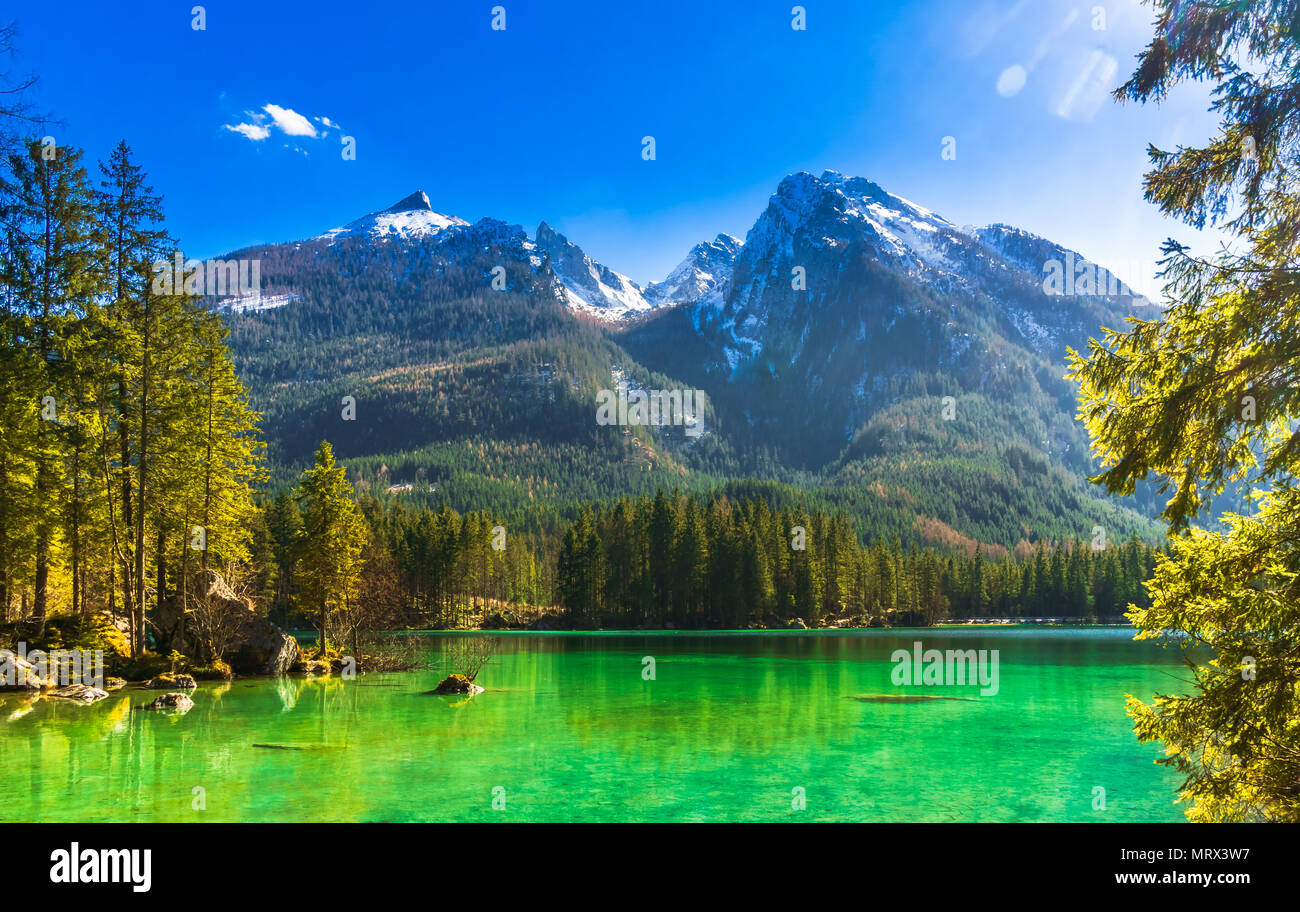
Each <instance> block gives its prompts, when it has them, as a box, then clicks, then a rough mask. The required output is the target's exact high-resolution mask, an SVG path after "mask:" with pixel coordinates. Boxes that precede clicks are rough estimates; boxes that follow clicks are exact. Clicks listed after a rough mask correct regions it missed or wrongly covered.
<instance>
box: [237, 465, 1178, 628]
mask: <svg viewBox="0 0 1300 912" xmlns="http://www.w3.org/2000/svg"><path fill="white" fill-rule="evenodd" d="M753 490H756V491H765V492H766V493H767V494H768V496H767V497H761V496H755V495H753V494H751V495H750V496H744V495H740V496H728V495H727V494H726V493H714V494H712V495H700V496H689V495H686V494H680V493H672V494H670V493H665V492H663V491H660V492H658V493H656V494H655V495H654V496H653V497H650V496H641V497H638V498H623V499H619V500H617V501H616V502H614V503H612V504H611V505H609V506H597V507H584V508H582V509H581V511H580V513H579V516H578V518H577V519H576V520H575V521H574V522H572V523H569V524H567V525H566V526H564V527H563V529H562V531H561V530H557V531H556V532H554V533H523V534H521V533H518V532H515V531H513V530H511V529H510V528H507V526H506V525H503V524H502V522H503V521H502V520H500V519H498V518H497V517H495V516H493V515H492V514H489V513H485V512H481V511H475V512H469V513H464V514H460V513H457V512H456V511H454V510H451V509H450V508H449V507H447V506H446V505H443V506H442V507H441V508H440V509H436V510H435V509H422V508H411V507H408V506H406V505H403V504H400V503H397V504H389V505H385V504H383V503H381V502H380V501H379V500H377V499H376V498H374V497H371V496H368V495H362V496H360V497H358V506H359V511H360V513H361V515H362V516H364V518H365V522H366V525H367V527H368V534H367V536H366V545H365V550H364V552H363V554H362V559H361V561H360V568H359V578H358V583H357V591H358V593H359V595H358V597H357V599H355V600H354V602H357V603H359V607H354V608H353V613H352V615H350V616H349V617H348V619H347V623H346V624H344V625H343V626H345V627H346V628H347V629H348V630H349V631H350V630H351V629H352V627H353V626H354V625H357V624H360V625H363V626H364V627H368V628H370V629H376V628H381V627H408V626H409V627H436V628H454V627H464V626H482V625H486V626H493V625H496V626H524V625H526V624H529V623H531V624H536V623H538V622H539V621H541V622H543V623H545V624H548V625H551V626H555V627H575V628H590V627H597V628H639V627H665V626H667V627H677V628H746V627H755V626H763V627H785V626H788V625H789V624H791V623H792V622H794V621H795V620H796V619H800V620H802V621H803V622H804V623H806V624H807V625H809V626H813V627H816V626H832V625H836V624H839V625H842V626H847V625H850V624H851V625H854V626H872V625H874V626H882V625H925V624H933V623H937V622H941V621H945V620H949V619H967V618H989V617H1000V618H1020V617H1024V618H1035V617H1055V618H1064V619H1071V620H1078V621H1090V620H1097V619H1107V620H1115V619H1117V618H1118V617H1119V616H1120V615H1122V614H1123V613H1124V611H1125V610H1126V608H1127V606H1128V605H1129V604H1130V603H1136V604H1139V605H1145V604H1146V603H1147V602H1146V592H1145V590H1144V589H1143V587H1142V581H1143V580H1145V579H1146V578H1147V577H1148V576H1149V574H1150V571H1151V568H1152V566H1153V565H1154V561H1155V555H1156V551H1155V549H1153V548H1152V547H1151V546H1149V545H1147V544H1145V543H1143V542H1141V541H1140V540H1138V539H1136V538H1134V539H1130V540H1129V541H1127V542H1124V543H1117V544H1113V545H1110V546H1108V547H1104V548H1097V549H1094V548H1093V547H1092V545H1091V543H1085V542H1082V541H1069V542H1062V543H1059V544H1058V545H1056V546H1052V547H1049V546H1048V545H1047V544H1046V543H1040V544H1039V545H1037V546H1031V545H1028V544H1025V545H1022V546H1021V547H1019V548H1017V549H1016V550H1015V551H1014V552H1005V551H1004V552H1003V553H1002V554H1001V555H1000V556H996V555H994V554H992V553H990V552H989V551H988V550H986V549H985V548H983V547H982V546H975V547H974V548H973V549H972V550H970V551H969V552H968V551H966V550H964V549H961V548H949V549H943V550H937V549H924V550H923V549H921V548H919V547H918V546H917V545H915V544H913V545H911V546H907V547H905V546H904V545H902V544H901V543H900V542H899V541H898V540H897V539H892V540H884V539H881V538H877V539H875V540H874V541H872V542H871V543H870V544H869V545H864V544H863V543H862V540H861V539H860V537H859V535H858V534H857V532H856V531H855V529H854V528H853V524H852V522H851V521H850V520H849V519H848V518H847V517H846V516H844V515H843V514H832V513H827V512H824V511H822V510H816V509H814V510H811V511H810V510H807V509H804V508H801V507H793V506H774V504H775V503H778V502H779V501H780V500H781V497H780V496H779V495H780V489H779V488H778V487H775V486H759V487H757V488H755V489H753ZM302 529H303V518H302V513H301V511H300V509H299V507H298V502H297V501H296V500H295V499H294V498H293V497H291V496H290V495H289V494H287V493H282V494H280V495H278V496H277V497H275V498H274V499H273V500H271V501H270V502H268V503H267V504H266V505H265V507H264V509H263V511H262V512H261V513H260V514H259V517H258V520H257V522H256V523H255V533H254V536H253V546H252V550H253V568H254V572H255V574H256V590H257V591H258V593H259V600H260V602H261V603H263V604H265V605H266V606H268V608H269V609H270V610H271V612H272V616H273V617H274V618H275V619H276V620H278V621H280V622H281V623H284V624H287V625H290V626H303V625H307V624H311V623H313V618H312V617H311V615H310V613H308V612H306V611H305V610H304V609H303V608H301V607H299V599H298V598H297V594H298V586H297V582H296V580H295V567H296V566H298V564H299V562H300V559H301V558H300V553H299V551H300V549H301V547H302V543H303V541H304V539H303V533H302Z"/></svg>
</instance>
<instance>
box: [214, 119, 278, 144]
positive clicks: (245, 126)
mask: <svg viewBox="0 0 1300 912" xmlns="http://www.w3.org/2000/svg"><path fill="white" fill-rule="evenodd" d="M223 126H224V127H225V128H226V129H227V130H230V131H231V132H233V133H238V134H239V135H240V136H243V137H245V138H246V139H251V140H252V141H253V142H260V141H262V140H263V139H266V138H267V137H268V136H270V135H271V130H270V128H268V127H263V126H261V125H260V124H251V123H241V124H224V125H223Z"/></svg>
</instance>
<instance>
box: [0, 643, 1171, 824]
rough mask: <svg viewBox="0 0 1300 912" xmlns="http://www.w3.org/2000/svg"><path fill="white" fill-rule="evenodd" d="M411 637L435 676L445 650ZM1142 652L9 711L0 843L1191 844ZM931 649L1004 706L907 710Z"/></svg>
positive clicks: (964, 695)
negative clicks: (595, 835)
mask: <svg viewBox="0 0 1300 912" xmlns="http://www.w3.org/2000/svg"><path fill="white" fill-rule="evenodd" d="M473 635H478V634H473ZM413 636H419V637H420V642H422V643H427V645H428V651H429V655H430V661H431V662H436V661H437V659H438V653H439V652H440V650H441V648H442V646H443V644H444V643H445V642H446V639H447V637H445V636H441V635H424V634H418V635H413ZM1131 638H1132V631H1131V630H1128V629H1089V630H1069V629H1043V628H946V629H918V630H888V631H881V630H871V631H834V632H831V631H810V632H760V633H753V632H743V633H742V632H736V633H716V634H708V635H700V634H692V633H682V632H664V633H647V634H643V633H636V634H616V633H594V634H593V633H585V634H505V635H501V636H500V637H499V643H500V651H499V652H498V654H497V655H496V657H495V658H494V659H493V661H492V663H491V664H490V665H488V666H487V668H486V669H485V670H484V671H483V672H482V673H481V674H480V675H479V678H478V682H479V683H480V684H482V685H483V686H485V687H486V688H487V692H486V693H483V694H481V695H478V696H476V697H473V698H464V697H437V696H426V695H424V694H423V693H422V692H423V691H427V690H430V689H432V688H433V687H434V686H435V685H436V684H437V682H438V681H439V680H440V678H441V677H442V674H443V670H441V669H438V668H433V667H431V668H429V669H428V670H421V671H416V672H407V673H401V674H386V675H362V676H359V677H357V678H356V679H355V680H342V679H340V678H338V677H332V678H323V679H308V678H282V679H241V680H235V681H233V682H228V683H223V684H220V685H214V684H205V685H203V686H201V687H200V688H199V689H198V691H196V692H195V694H194V700H195V704H196V705H195V707H194V709H193V710H191V711H190V712H189V713H188V714H186V715H184V716H164V715H159V714H156V713H152V712H138V711H137V712H132V711H131V710H130V708H129V707H130V705H131V704H133V703H134V704H141V703H145V702H147V701H148V700H149V699H150V698H152V696H154V694H153V693H150V692H147V691H142V690H139V689H135V688H128V689H126V690H124V691H120V692H118V693H115V694H113V695H112V696H110V698H109V699H107V700H103V701H101V702H100V703H97V704H95V705H92V706H79V705H72V704H68V703H63V702H61V701H56V700H50V699H44V700H40V701H38V702H36V703H35V704H31V705H27V704H26V703H25V702H24V701H22V699H21V698H19V697H17V696H16V695H12V694H6V695H2V696H3V697H4V703H3V705H0V748H2V749H3V756H4V763H3V764H2V765H0V820H5V821H32V820H55V821H133V820H136V821H151V820H158V821H175V820H179V821H229V820H252V821H261V820H267V821H356V820H365V821H374V820H391V821H410V820H475V821H494V820H499V821H553V820H664V821H703V820H719V821H725V820H755V821H829V820H841V821H851V820H861V821H909V820H915V821H1017V820H1018V821H1058V820H1080V821H1167V820H1169V821H1172V820H1181V819H1182V813H1181V810H1180V809H1179V807H1178V806H1176V805H1175V804H1174V798H1175V790H1176V788H1177V785H1178V782H1179V777H1178V776H1177V775H1176V774H1174V773H1171V772H1169V771H1168V770H1166V769H1164V768H1162V767H1158V766H1156V765H1155V764H1154V763H1153V760H1154V759H1155V758H1156V757H1157V756H1159V749H1158V747H1157V746H1155V745H1140V744H1138V743H1137V740H1136V738H1135V737H1134V736H1133V733H1132V730H1131V726H1130V722H1129V719H1128V717H1127V716H1126V715H1125V713H1124V695H1125V694H1126V693H1132V694H1134V695H1136V696H1140V697H1142V698H1143V699H1149V698H1150V697H1151V695H1152V694H1153V693H1155V692H1156V691H1157V690H1160V691H1163V692H1178V691H1182V690H1184V689H1185V687H1186V685H1185V681H1186V678H1187V675H1186V672H1185V670H1184V668H1183V666H1182V665H1181V664H1180V662H1179V658H1178V654H1177V653H1176V652H1174V651H1172V650H1161V649H1160V648H1159V647H1157V646H1153V645H1151V644H1146V643H1135V642H1133V641H1132V639H1131ZM916 640H920V641H921V642H922V643H923V645H924V647H925V648H927V649H930V648H936V649H941V650H942V649H962V650H965V649H988V650H993V649H996V650H998V655H999V663H998V673H999V674H998V685H999V686H998V691H997V693H996V695H988V696H981V695H980V688H979V687H978V686H930V687H926V686H911V687H900V686H896V685H895V684H893V683H892V682H891V671H892V670H893V668H894V665H893V664H892V663H891V661H890V657H891V653H892V652H893V651H894V650H896V649H906V650H908V651H909V652H910V651H911V650H912V644H913V642H914V641H916ZM647 656H648V657H652V658H653V659H654V660H655V661H654V665H653V669H654V679H653V680H646V679H645V676H644V675H645V672H644V669H645V668H646V667H647V666H646V665H645V664H644V663H643V659H644V658H645V657H647ZM899 697H914V698H917V699H915V701H914V702H907V701H899V699H898V698H899ZM934 697H944V698H953V697H956V698H958V699H933V698H934ZM255 745H267V746H260V747H259V746H255ZM1098 788H1100V789H1104V790H1105V792H1104V796H1105V809H1104V810H1100V809H1095V808H1094V802H1095V801H1096V799H1097V796H1098V795H1099V794H1100V793H1098V792H1096V791H1095V789H1098ZM799 790H802V791H801V792H800V791H799ZM801 802H802V807H796V805H798V804H800V803H801Z"/></svg>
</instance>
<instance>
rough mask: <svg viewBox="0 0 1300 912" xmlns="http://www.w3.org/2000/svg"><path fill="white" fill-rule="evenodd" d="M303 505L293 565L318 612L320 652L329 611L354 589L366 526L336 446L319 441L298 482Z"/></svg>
mask: <svg viewBox="0 0 1300 912" xmlns="http://www.w3.org/2000/svg"><path fill="white" fill-rule="evenodd" d="M297 498H298V500H299V502H300V504H301V506H302V536H301V538H300V540H299V558H298V564H297V568H296V571H295V573H296V576H297V579H298V585H299V591H300V593H301V597H302V600H303V602H304V603H305V604H306V605H307V606H308V607H309V608H310V609H312V610H314V611H315V612H316V615H317V618H318V622H319V630H320V649H319V652H320V655H322V656H323V655H324V654H325V650H326V638H327V636H328V633H329V617H330V613H331V612H332V611H334V610H335V609H338V608H340V607H342V606H343V605H344V604H346V602H347V601H348V599H350V598H352V597H353V595H354V594H355V592H356V587H357V582H358V580H359V578H360V572H361V561H360V556H361V552H362V550H363V548H364V547H365V544H366V538H367V529H366V525H365V522H364V520H363V519H362V517H361V514H360V513H359V512H358V511H357V508H356V504H354V503H353V501H352V487H351V485H349V484H348V481H347V469H346V468H345V467H343V466H341V465H336V464H335V462H334V449H333V448H332V447H331V446H330V445H329V443H328V442H327V441H321V445H320V446H319V447H318V448H317V449H316V461H315V464H314V465H313V466H312V467H311V468H310V469H308V470H307V471H305V472H304V473H303V476H302V481H301V483H300V484H299V486H298V490H297Z"/></svg>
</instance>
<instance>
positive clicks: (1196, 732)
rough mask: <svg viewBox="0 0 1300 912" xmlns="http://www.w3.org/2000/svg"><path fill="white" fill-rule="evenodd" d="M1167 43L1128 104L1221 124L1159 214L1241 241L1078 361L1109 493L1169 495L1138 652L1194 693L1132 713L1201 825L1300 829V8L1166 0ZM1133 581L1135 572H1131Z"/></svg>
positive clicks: (1169, 265)
mask: <svg viewBox="0 0 1300 912" xmlns="http://www.w3.org/2000/svg"><path fill="white" fill-rule="evenodd" d="M1154 5H1155V7H1156V11H1157V17H1156V23H1155V26H1156V30H1155V37H1154V38H1153V39H1152V41H1151V43H1150V44H1149V45H1148V47H1147V48H1146V50H1145V51H1144V52H1143V53H1142V55H1141V58H1140V62H1139V65H1138V68H1137V71H1136V72H1135V73H1134V75H1133V76H1132V78H1131V79H1130V80H1129V81H1128V82H1127V83H1125V84H1124V85H1123V86H1122V87H1121V88H1120V89H1119V90H1118V91H1117V96H1118V97H1119V98H1121V99H1126V100H1132V101H1137V102H1146V101H1158V100H1160V99H1162V98H1163V97H1164V96H1165V95H1166V93H1167V92H1168V91H1169V90H1170V89H1171V88H1173V87H1174V86H1175V85H1177V84H1178V83H1181V82H1184V81H1187V80H1208V81H1210V82H1211V83H1212V84H1213V97H1214V103H1213V107H1214V109H1215V110H1216V111H1217V112H1218V113H1219V115H1220V116H1221V123H1220V128H1219V131H1218V133H1217V135H1216V136H1215V137H1214V138H1213V139H1212V140H1211V141H1210V142H1209V143H1207V144H1206V145H1204V146H1202V147H1200V148H1196V147H1188V148H1180V149H1178V151H1176V152H1167V151H1161V150H1158V149H1155V148H1154V147H1153V148H1152V149H1151V150H1150V156H1151V159H1152V165H1153V167H1152V170H1151V171H1150V172H1149V173H1148V175H1147V179H1146V196H1147V199H1148V200H1150V201H1151V202H1153V203H1155V204H1156V205H1157V206H1159V207H1160V209H1161V210H1162V211H1163V212H1164V213H1165V214H1167V215H1171V216H1174V217H1177V218H1180V219H1182V220H1184V221H1186V222H1187V223H1189V224H1192V225H1195V226H1197V227H1200V226H1203V225H1205V224H1207V223H1218V224H1219V225H1220V226H1221V227H1222V228H1224V229H1225V230H1226V231H1228V232H1229V233H1230V234H1233V235H1235V237H1236V239H1237V241H1238V244H1237V245H1235V246H1234V247H1231V248H1228V249H1225V250H1224V251H1223V252H1222V253H1220V254H1219V255H1218V256H1216V257H1214V258H1212V259H1209V260H1205V259H1200V258H1196V257H1193V256H1191V255H1189V253H1188V252H1187V250H1186V249H1185V248H1183V247H1182V246H1180V245H1179V244H1177V243H1176V242H1174V241H1169V242H1167V243H1166V245H1165V248H1164V249H1165V254H1166V259H1165V262H1164V266H1165V274H1166V277H1167V279H1168V284H1167V285H1166V289H1165V293H1166V297H1167V299H1168V300H1167V302H1166V306H1165V307H1164V308H1163V309H1162V310H1161V311H1160V312H1159V314H1158V315H1156V316H1155V317H1153V318H1151V319H1147V320H1136V321H1133V323H1132V327H1131V328H1130V329H1129V330H1127V331H1107V332H1106V334H1105V336H1104V337H1103V339H1101V340H1092V342H1091V343H1090V345H1089V349H1088V356H1087V357H1086V358H1085V357H1083V356H1081V355H1079V354H1077V353H1075V352H1071V353H1070V357H1071V375H1072V376H1073V377H1075V378H1076V379H1077V380H1078V381H1079V382H1080V385H1081V397H1080V402H1081V405H1080V410H1079V414H1080V417H1081V418H1082V419H1083V420H1084V421H1085V422H1086V424H1087V427H1088V430H1089V432H1090V434H1091V435H1092V439H1093V447H1094V450H1095V451H1096V452H1097V454H1098V455H1099V456H1100V457H1101V461H1102V471H1101V473H1100V474H1099V475H1098V476H1097V478H1096V479H1095V480H1096V481H1098V482H1099V483H1101V484H1104V485H1105V486H1106V487H1107V488H1108V489H1110V490H1112V491H1117V492H1121V493H1128V492H1132V491H1133V490H1134V489H1135V487H1136V485H1137V482H1138V481H1139V480H1143V479H1155V480H1157V482H1158V484H1159V486H1160V490H1162V491H1165V492H1170V494H1171V496H1170V497H1169V500H1168V502H1167V503H1166V505H1165V510H1164V513H1163V514H1162V515H1163V518H1164V519H1165V520H1166V521H1167V522H1168V524H1169V526H1170V530H1171V535H1172V547H1171V552H1172V553H1171V554H1170V556H1169V557H1167V558H1161V559H1160V560H1159V563H1158V565H1157V567H1156V568H1155V578H1154V580H1153V581H1152V583H1151V587H1150V591H1151V598H1152V603H1151V606H1150V607H1149V608H1142V607H1140V606H1138V607H1135V608H1134V609H1133V610H1132V611H1130V614H1129V617H1130V618H1131V619H1132V621H1133V623H1134V624H1135V625H1136V626H1137V627H1138V628H1139V630H1140V631H1141V632H1140V634H1139V638H1142V639H1147V638H1159V637H1164V636H1166V635H1169V634H1175V635H1176V636H1177V638H1178V642H1180V643H1184V644H1192V645H1197V646H1204V647H1208V649H1207V650H1206V652H1207V653H1208V654H1209V655H1211V656H1212V658H1210V659H1209V660H1208V661H1207V660H1202V659H1197V658H1194V657H1189V664H1191V666H1192V668H1193V673H1194V676H1195V684H1196V687H1195V692H1194V693H1193V694H1191V695H1184V694H1181V693H1180V694H1178V695H1173V696H1166V695H1158V696H1156V698H1155V700H1154V701H1153V702H1152V703H1151V704H1146V703H1143V702H1141V701H1139V700H1137V699H1130V702H1129V712H1130V714H1131V715H1132V717H1133V719H1134V724H1135V730H1136V731H1137V734H1138V737H1139V738H1140V739H1141V740H1142V741H1160V742H1163V743H1164V746H1165V750H1166V752H1167V753H1168V756H1166V757H1162V758H1161V760H1160V761H1159V762H1161V763H1164V764H1166V765H1170V766H1173V767H1175V768H1177V769H1178V770H1179V771H1180V772H1182V773H1184V774H1185V775H1186V780H1185V782H1184V785H1183V790H1182V797H1183V798H1184V799H1185V800H1187V801H1189V802H1190V803H1191V806H1190V808H1189V809H1188V812H1187V813H1188V816H1189V817H1191V818H1192V819H1195V820H1211V821H1220V820H1222V821H1227V820H1256V819H1262V820H1276V821H1291V822H1295V821H1300V793H1298V792H1297V790H1296V782H1298V781H1300V690H1297V688H1296V685H1295V682H1296V680H1298V679H1300V656H1298V655H1297V652H1296V648H1295V644H1296V642H1297V641H1298V640H1300V552H1297V549H1296V548H1295V547H1294V544H1293V543H1294V542H1295V541H1297V540H1300V487H1298V486H1297V484H1296V481H1295V479H1296V476H1297V470H1300V434H1296V433H1295V431H1294V428H1295V427H1296V422H1297V420H1298V419H1300V350H1297V347H1296V339H1297V338H1300V307H1297V306H1296V299H1297V292H1296V289H1297V288H1298V287H1300V266H1297V264H1298V263H1300V191H1298V190H1297V185H1296V181H1295V173H1296V170H1295V169H1296V167H1297V161H1298V160H1300V94H1297V92H1296V73H1297V72H1300V31H1298V30H1297V28H1296V23H1297V21H1300V5H1298V4H1297V3H1296V2H1295V0H1277V2H1268V3H1235V2H1232V3H1230V2H1226V0H1156V2H1155V4H1154ZM1234 479H1236V480H1244V479H1249V480H1250V482H1251V483H1252V484H1253V485H1255V486H1257V487H1258V489H1259V490H1260V491H1262V492H1263V497H1262V499H1261V500H1260V501H1259V502H1258V506H1257V508H1256V511H1255V512H1254V514H1253V515H1249V516H1237V515H1229V516H1228V517H1226V522H1227V527H1228V528H1227V531H1225V532H1210V531H1205V530H1202V529H1199V528H1197V527H1196V526H1195V525H1194V523H1195V521H1196V520H1197V519H1198V517H1199V514H1200V512H1201V510H1202V508H1203V507H1204V505H1205V504H1206V501H1207V499H1208V498H1209V497H1211V496H1213V495H1214V494H1215V493H1217V492H1219V491H1220V490H1222V487H1223V485H1224V483H1225V482H1226V481H1230V480H1234ZM1128 570H1129V568H1128V567H1126V576H1127V575H1128Z"/></svg>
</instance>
